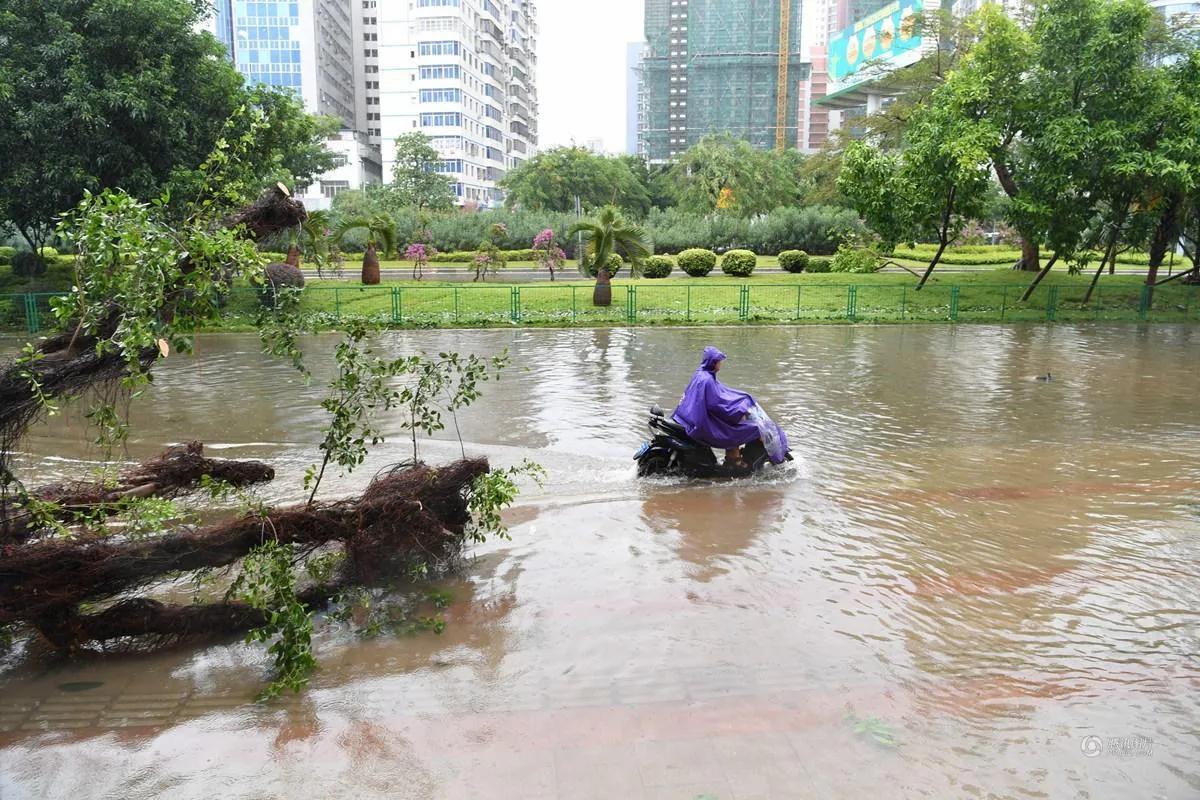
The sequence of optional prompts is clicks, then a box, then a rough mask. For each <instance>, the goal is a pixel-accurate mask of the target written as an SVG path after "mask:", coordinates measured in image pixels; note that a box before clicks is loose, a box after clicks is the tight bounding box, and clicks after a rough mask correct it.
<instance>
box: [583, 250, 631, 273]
mask: <svg viewBox="0 0 1200 800" xmlns="http://www.w3.org/2000/svg"><path fill="white" fill-rule="evenodd" d="M624 263H625V262H624V261H622V260H621V256H619V255H618V254H616V253H609V254H608V277H610V278H615V277H617V273H618V272H620V271H621V265H622V264H624ZM583 266H584V269H586V270H587V274H588V275H591V276H592V277H593V278H595V277H596V276H597V275H599V274H600V270H598V269H596V265H595V264H593V263H592V258H591V256H585V257H584V259H583Z"/></svg>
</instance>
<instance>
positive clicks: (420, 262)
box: [404, 242, 437, 281]
mask: <svg viewBox="0 0 1200 800" xmlns="http://www.w3.org/2000/svg"><path fill="white" fill-rule="evenodd" d="M436 255H437V248H436V247H434V246H433V245H431V244H425V243H424V242H413V243H412V244H410V245H409V246H408V249H407V250H405V251H404V257H405V258H406V259H408V260H409V261H411V262H413V279H414V280H418V281H419V280H421V277H422V276H423V275H424V274H425V267H426V266H427V265H428V264H429V259H431V258H433V257H434V256H436Z"/></svg>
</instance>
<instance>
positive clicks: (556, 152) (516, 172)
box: [501, 147, 651, 238]
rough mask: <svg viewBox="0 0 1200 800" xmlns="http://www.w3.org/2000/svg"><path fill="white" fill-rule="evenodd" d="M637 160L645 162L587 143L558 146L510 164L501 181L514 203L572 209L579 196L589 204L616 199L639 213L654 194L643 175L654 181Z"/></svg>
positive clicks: (532, 207)
mask: <svg viewBox="0 0 1200 800" xmlns="http://www.w3.org/2000/svg"><path fill="white" fill-rule="evenodd" d="M635 163H636V164H640V162H634V161H631V160H629V159H628V158H626V157H623V156H622V157H613V156H604V155H597V154H596V153H593V152H591V151H590V150H587V149H586V148H583V147H556V148H552V149H550V150H544V151H542V152H540V153H538V154H537V155H535V156H534V157H533V158H531V159H529V160H528V161H526V162H524V163H522V164H521V165H519V166H518V167H516V168H515V169H513V170H510V171H509V172H508V174H507V175H505V176H504V179H503V180H502V181H501V186H503V187H504V188H505V189H507V190H508V197H507V199H506V203H507V205H508V207H509V208H513V207H517V208H523V209H528V210H530V211H557V212H562V213H567V212H573V211H574V210H575V198H576V197H578V198H579V201H580V203H581V204H582V205H583V207H584V208H585V209H596V208H602V207H603V206H606V205H614V206H617V207H618V208H620V209H622V210H623V211H625V212H627V213H630V214H633V215H635V216H639V217H640V216H642V215H644V214H645V213H646V212H647V211H649V210H650V207H651V198H650V193H649V191H648V187H647V186H646V185H643V182H642V180H641V179H639V178H640V177H641V176H644V180H647V181H649V180H650V172H649V169H648V168H645V171H644V172H643V171H642V167H638V168H637V169H636V170H635V168H634V165H635ZM530 238H532V237H530Z"/></svg>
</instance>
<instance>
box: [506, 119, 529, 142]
mask: <svg viewBox="0 0 1200 800" xmlns="http://www.w3.org/2000/svg"><path fill="white" fill-rule="evenodd" d="M509 130H510V131H512V132H513V133H515V134H517V135H518V136H521V137H523V138H525V139H528V138H529V126H528V125H526V124H525V123H524V122H516V121H513V122H512V124H510V125H509Z"/></svg>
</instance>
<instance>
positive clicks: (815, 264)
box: [804, 256, 833, 272]
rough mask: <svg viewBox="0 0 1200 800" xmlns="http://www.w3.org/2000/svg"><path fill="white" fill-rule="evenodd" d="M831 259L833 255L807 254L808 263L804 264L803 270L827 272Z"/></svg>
mask: <svg viewBox="0 0 1200 800" xmlns="http://www.w3.org/2000/svg"><path fill="white" fill-rule="evenodd" d="M832 261H833V256H809V259H808V264H806V265H805V267H804V271H805V272H829V266H830V263H831V262H832Z"/></svg>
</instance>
